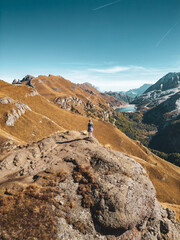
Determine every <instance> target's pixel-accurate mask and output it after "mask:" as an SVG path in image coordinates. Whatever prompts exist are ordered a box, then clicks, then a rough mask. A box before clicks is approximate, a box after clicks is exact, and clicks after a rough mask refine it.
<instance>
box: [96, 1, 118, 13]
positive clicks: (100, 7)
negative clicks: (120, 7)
mask: <svg viewBox="0 0 180 240" xmlns="http://www.w3.org/2000/svg"><path fill="white" fill-rule="evenodd" d="M120 1H121V0H118V1H114V2H111V3H108V4H105V5H102V6H100V7H97V8H94V9H93V10H94V11H96V10H99V9H101V8H104V7H107V6H110V5H113V4H115V3H118V2H120Z"/></svg>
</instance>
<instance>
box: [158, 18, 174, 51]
mask: <svg viewBox="0 0 180 240" xmlns="http://www.w3.org/2000/svg"><path fill="white" fill-rule="evenodd" d="M177 24H178V22H176V23H175V24H174V25H173V26H172V27H171V28H170V29H169V30H168V31H167V32H166V33H165V34H164V36H163V37H162V38H161V39H160V40H159V42H157V44H156V47H159V45H160V44H161V42H162V41H163V40H164V39H165V38H166V37H167V36H168V35H169V34H170V32H171V31H172V30H173V29H174V28H175V26H176V25H177Z"/></svg>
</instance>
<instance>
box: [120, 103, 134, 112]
mask: <svg viewBox="0 0 180 240" xmlns="http://www.w3.org/2000/svg"><path fill="white" fill-rule="evenodd" d="M135 111H136V106H135V105H128V106H126V107H123V108H116V112H135Z"/></svg>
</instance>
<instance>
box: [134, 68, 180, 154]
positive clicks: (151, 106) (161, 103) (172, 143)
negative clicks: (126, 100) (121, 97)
mask: <svg viewBox="0 0 180 240" xmlns="http://www.w3.org/2000/svg"><path fill="white" fill-rule="evenodd" d="M133 104H136V106H137V107H138V109H139V110H142V111H144V122H145V123H148V124H152V123H153V124H155V125H156V126H157V127H158V132H157V134H156V135H155V136H154V137H153V138H152V140H151V142H150V145H149V146H150V147H151V148H154V149H156V150H159V151H163V152H166V153H173V152H180V148H179V142H180V139H179V119H180V73H168V74H167V75H165V76H164V77H162V78H161V79H160V80H158V81H157V82H156V83H155V84H154V85H152V86H151V87H149V88H148V89H147V90H146V91H145V93H144V94H142V95H140V96H137V97H136V98H135V99H134V101H133Z"/></svg>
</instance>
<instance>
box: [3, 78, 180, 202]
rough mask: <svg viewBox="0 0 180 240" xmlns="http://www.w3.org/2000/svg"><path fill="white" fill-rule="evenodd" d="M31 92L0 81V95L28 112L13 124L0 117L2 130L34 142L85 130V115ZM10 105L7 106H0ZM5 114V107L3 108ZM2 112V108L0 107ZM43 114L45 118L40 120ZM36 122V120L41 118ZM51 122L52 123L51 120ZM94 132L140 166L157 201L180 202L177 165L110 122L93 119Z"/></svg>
mask: <svg viewBox="0 0 180 240" xmlns="http://www.w3.org/2000/svg"><path fill="white" fill-rule="evenodd" d="M29 91H31V88H29V87H27V86H15V85H10V84H4V83H3V82H0V97H2V96H8V97H11V98H13V99H14V100H15V101H18V100H19V101H21V102H23V103H25V104H27V105H28V106H29V107H30V108H31V109H32V112H27V113H25V114H24V115H23V117H21V118H20V119H19V120H17V122H16V123H15V126H14V127H8V126H6V125H5V124H4V122H3V121H4V119H3V118H1V119H0V124H1V128H2V129H3V131H5V132H7V133H10V134H11V135H13V136H15V137H16V138H18V139H20V140H21V141H22V143H23V142H29V141H35V140H38V139H41V138H43V137H46V136H47V135H49V134H51V133H52V132H56V131H63V130H64V129H67V130H69V129H73V130H77V131H81V130H86V129H87V123H88V118H87V117H83V116H80V115H77V114H73V113H71V112H69V111H66V110H62V109H59V108H58V107H57V106H56V105H54V104H53V103H50V102H48V101H47V100H46V99H45V98H44V97H42V96H40V95H37V96H34V97H25V94H26V93H28V92H29ZM2 106H3V108H5V107H7V108H10V107H11V105H10V104H8V105H2V104H1V107H2ZM3 111H4V113H3V114H5V112H6V111H8V109H4V110H3ZM1 114H2V110H1ZM43 116H46V117H48V118H49V120H48V119H47V118H46V119H44V118H43ZM2 120H3V121H2ZM43 120H44V122H43V123H41V124H40V123H39V121H43ZM54 122H55V123H54ZM32 131H37V135H36V139H34V138H33V137H32ZM94 135H95V137H96V138H97V139H98V140H99V142H100V143H101V144H103V145H106V144H108V145H109V146H110V147H111V148H112V149H114V150H117V151H121V152H124V153H127V154H130V155H132V156H134V157H135V159H136V160H137V161H138V162H139V163H140V164H142V165H143V166H144V168H145V169H146V170H147V172H148V174H149V176H150V179H151V180H152V182H153V184H154V186H155V188H156V191H157V197H158V199H159V200H160V201H161V202H167V203H171V204H177V205H180V199H179V194H180V189H179V186H180V168H178V167H176V166H174V165H172V164H170V163H168V162H166V161H164V160H162V159H160V158H158V157H157V156H155V155H154V154H152V153H150V152H149V150H148V149H146V148H145V147H144V146H141V145H139V144H138V143H137V142H135V141H133V140H131V139H130V138H128V137H127V136H126V135H125V134H123V133H122V132H121V131H120V130H118V129H117V128H115V127H114V126H113V125H112V124H110V123H105V122H101V121H96V120H94Z"/></svg>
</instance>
